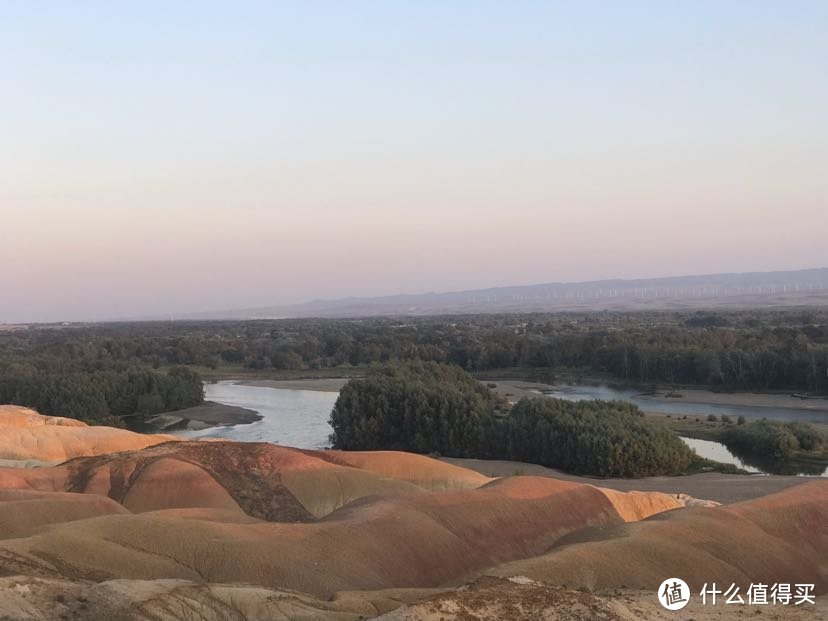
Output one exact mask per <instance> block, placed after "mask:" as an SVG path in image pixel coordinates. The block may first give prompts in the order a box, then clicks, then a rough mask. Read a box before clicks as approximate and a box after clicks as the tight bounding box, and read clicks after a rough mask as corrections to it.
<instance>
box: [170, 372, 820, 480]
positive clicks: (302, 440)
mask: <svg viewBox="0 0 828 621" xmlns="http://www.w3.org/2000/svg"><path fill="white" fill-rule="evenodd" d="M204 393H205V398H206V399H207V400H209V401H215V402H217V403H224V404H226V405H235V406H239V407H243V408H248V409H250V410H254V411H256V412H258V413H259V414H260V415H261V416H262V420H260V421H257V422H255V423H249V424H246V425H232V426H227V427H210V428H208V429H202V430H199V431H181V432H178V434H177V435H181V436H184V437H188V438H204V437H209V438H224V439H227V440H237V441H240V442H274V443H276V444H283V445H286V446H295V447H297V448H307V449H320V448H325V447H328V446H330V442H329V441H328V435H329V434H330V433H331V427H330V425H329V424H328V418H329V416H330V413H331V409H332V408H333V405H334V403H335V402H336V398H337V396H338V395H339V393H336V392H321V391H316V390H292V389H285V388H269V387H261V386H244V385H241V384H236V383H235V382H234V381H233V380H227V381H222V382H217V383H214V384H205V386H204ZM546 394H548V395H549V396H553V397H558V398H561V399H569V400H573V401H580V400H584V399H622V400H625V401H631V402H632V403H635V404H636V405H638V406H639V407H640V408H641V409H642V410H644V411H655V412H666V413H670V414H682V415H683V414H688V415H697V416H707V415H708V414H716V415H717V416H719V415H721V414H728V415H731V416H734V417H736V416H739V415H742V416H744V417H745V418H747V419H751V418H752V419H757V418H762V417H767V418H772V419H777V420H792V419H798V420H811V421H821V422H824V421H825V420H826V417H828V415H826V414H825V413H824V412H823V413H820V412H811V411H808V410H799V409H795V408H775V407H770V408H769V407H752V406H722V405H711V404H702V403H684V402H681V403H676V402H671V401H669V399H657V398H647V399H641V398H636V395H637V394H638V393H637V392H636V391H635V390H632V389H617V388H612V387H609V386H581V385H579V386H560V387H558V388H556V389H555V390H553V391H549V392H548V393H546ZM682 440H684V442H685V443H687V444H688V445H689V446H690V447H691V448H693V449H695V451H696V452H697V453H698V454H699V455H700V456H701V457H706V458H708V459H713V460H715V461H720V462H723V463H729V464H735V465H736V466H738V467H740V468H742V469H744V470H746V471H748V472H755V473H759V472H770V471H772V467H771V466H768V465H764V464H760V465H756V464H751V463H748V462H749V461H750V460H748V461H745V460H743V459H740V458H739V457H737V456H735V455H734V454H733V453H732V452H730V451H729V450H728V449H727V447H725V446H724V445H723V444H720V443H719V442H711V441H708V440H696V439H693V438H682ZM789 474H797V472H796V471H792V472H790V473H789ZM809 474H819V473H813V472H812V473H809ZM822 476H828V470H826V471H825V473H823V474H822Z"/></svg>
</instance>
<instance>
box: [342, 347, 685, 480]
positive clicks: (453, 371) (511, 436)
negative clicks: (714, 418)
mask: <svg viewBox="0 0 828 621" xmlns="http://www.w3.org/2000/svg"><path fill="white" fill-rule="evenodd" d="M330 422H331V427H332V428H333V430H334V432H333V434H332V435H331V443H332V444H333V447H334V448H339V449H344V450H379V449H384V450H403V451H414V452H418V453H439V454H441V455H447V456H453V457H475V458H487V459H513V460H517V461H526V462H532V463H537V464H541V465H544V466H549V467H552V468H560V469H562V470H567V471H569V472H574V473H578V474H589V475H594V476H602V477H610V476H619V477H641V476H652V475H672V474H680V473H682V472H685V471H686V469H687V468H688V466H689V465H690V464H691V462H692V461H693V458H694V456H693V453H692V451H691V450H690V449H689V448H688V447H687V446H686V445H685V444H684V443H683V442H682V441H681V440H680V439H679V437H678V436H677V435H675V434H674V433H673V432H671V431H670V430H669V429H667V428H666V427H664V426H661V425H658V424H655V423H652V422H650V421H648V420H646V419H645V418H643V417H642V415H641V413H640V412H639V411H638V408H637V407H636V406H634V405H632V404H630V403H626V402H621V401H613V402H604V401H582V402H578V403H574V402H570V401H563V400H559V399H550V398H547V397H538V398H535V399H522V400H520V401H519V402H518V403H517V404H516V405H515V406H514V407H513V408H512V409H511V410H509V408H508V405H507V404H506V403H504V402H503V401H502V400H501V399H500V398H498V397H496V396H495V395H494V393H493V392H491V391H490V390H489V389H488V388H486V387H485V386H484V385H483V384H481V383H480V382H478V381H476V380H475V379H474V378H472V377H471V376H470V375H468V374H466V373H465V372H464V371H462V370H461V369H459V368H458V367H452V366H447V365H441V364H437V363H433V362H426V363H423V362H413V363H405V364H399V363H398V364H391V365H383V366H378V367H374V368H372V369H371V370H370V371H369V372H368V374H367V375H366V377H364V378H362V379H355V380H351V381H350V382H348V384H346V385H345V387H344V388H343V389H342V391H341V392H340V395H339V399H338V400H337V402H336V405H335V406H334V409H333V411H332V413H331V420H330Z"/></svg>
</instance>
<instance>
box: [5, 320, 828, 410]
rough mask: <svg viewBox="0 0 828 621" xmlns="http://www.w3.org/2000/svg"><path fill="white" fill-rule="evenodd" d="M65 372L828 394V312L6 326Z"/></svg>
mask: <svg viewBox="0 0 828 621" xmlns="http://www.w3.org/2000/svg"><path fill="white" fill-rule="evenodd" d="M31 359H34V360H36V361H37V365H38V366H39V367H40V368H46V369H50V370H55V371H57V372H64V370H65V368H66V367H67V366H68V367H70V368H72V369H74V370H78V371H85V372H91V371H103V370H110V369H113V368H115V369H119V370H123V369H124V367H128V366H132V365H139V366H142V367H149V368H156V369H157V368H164V367H168V366H172V365H186V366H197V367H206V368H212V369H230V370H232V369H238V368H247V369H251V370H260V371H267V370H269V369H273V370H278V371H305V372H313V371H314V370H318V369H331V368H343V367H353V366H364V365H369V364H372V363H375V362H388V361H392V360H422V361H433V362H440V363H447V364H455V365H457V366H460V367H461V368H463V369H464V370H466V371H469V372H473V373H476V372H486V371H491V370H494V369H504V368H511V367H521V368H525V369H537V370H539V372H543V373H547V372H548V371H549V370H550V369H553V370H554V369H557V368H565V369H576V370H578V372H579V373H581V372H582V373H585V374H590V373H592V374H601V375H607V376H611V377H614V378H617V379H618V380H620V381H624V382H630V383H640V384H651V383H665V384H688V385H692V384H696V385H706V386H713V387H722V388H726V389H734V390H796V391H808V392H814V393H820V394H828V310H819V309H806V310H786V311H779V310H772V311H771V310H769V311H732V312H719V313H710V312H693V313H677V312H676V313H674V312H637V313H631V312H630V313H611V312H599V313H557V314H523V315H518V314H511V315H469V316H451V317H407V318H361V319H286V320H262V321H223V322H193V321H190V322H154V323H128V324H100V325H92V326H77V327H70V328H65V329H49V328H48V327H41V328H36V329H29V330H25V331H21V332H13V333H12V332H9V333H3V332H0V362H2V361H3V360H7V361H8V360H17V361H27V360H31Z"/></svg>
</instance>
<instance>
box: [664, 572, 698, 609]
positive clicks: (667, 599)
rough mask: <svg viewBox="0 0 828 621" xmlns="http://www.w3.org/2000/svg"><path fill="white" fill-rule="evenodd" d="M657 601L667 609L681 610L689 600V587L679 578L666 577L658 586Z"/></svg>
mask: <svg viewBox="0 0 828 621" xmlns="http://www.w3.org/2000/svg"><path fill="white" fill-rule="evenodd" d="M658 601H659V602H661V605H662V606H664V607H665V608H666V609H667V610H681V609H682V608H684V607H685V606H686V605H687V604H688V603H689V602H690V587H689V586H687V583H686V582H685V581H684V580H682V579H681V578H667V580H665V581H664V582H662V583H661V586H660V587H658Z"/></svg>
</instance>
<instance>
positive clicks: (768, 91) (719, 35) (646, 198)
mask: <svg viewBox="0 0 828 621" xmlns="http://www.w3.org/2000/svg"><path fill="white" fill-rule="evenodd" d="M826 75H828V3H826V2H816V1H814V2H797V1H791V2H784V3H781V2H763V1H755V2H746V1H745V2H742V1H732V2H721V1H715V2H710V1H694V2H690V1H686V2H666V3H665V2H655V1H652V2H608V1H606V2H568V3H555V2H528V1H523V2H521V1H518V2H484V1H480V2H462V1H457V2H437V1H430V0H429V1H419V2H403V1H399V2H367V1H365V2H318V1H308V2H291V3H288V2H232V3H231V2H183V1H181V2H151V1H146V2H136V3H130V4H129V5H127V4H126V3H112V2H92V1H81V2H38V3H28V2H17V3H11V2H9V3H3V4H0V85H2V92H3V97H2V99H0V291H2V294H0V322H4V321H5V322H21V321H51V320H83V319H105V318H118V317H140V316H147V315H163V314H176V313H183V312H198V311H207V310H218V309H229V308H248V307H254V306H260V305H274V304H281V303H292V302H299V301H304V300H308V299H313V298H335V297H343V296H348V295H381V294H390V293H415V292H422V291H446V290H456V289H470V288H476V287H488V286H498V285H513V284H528V283H539V282H552V281H576V280H591V279H602V278H616V277H620V278H636V277H650V276H668V275H681V274H691V273H713V272H729V271H759V270H775V269H797V268H805V267H818V266H826V265H828V243H827V242H828V79H826Z"/></svg>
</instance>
